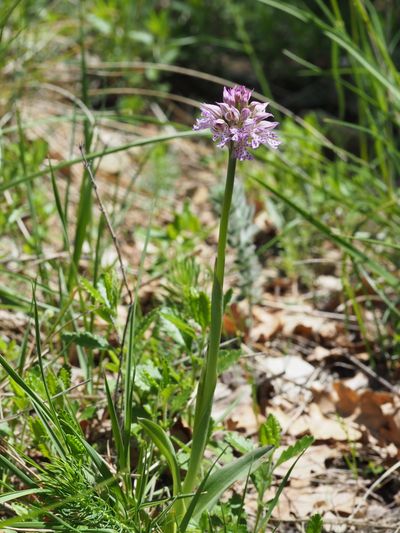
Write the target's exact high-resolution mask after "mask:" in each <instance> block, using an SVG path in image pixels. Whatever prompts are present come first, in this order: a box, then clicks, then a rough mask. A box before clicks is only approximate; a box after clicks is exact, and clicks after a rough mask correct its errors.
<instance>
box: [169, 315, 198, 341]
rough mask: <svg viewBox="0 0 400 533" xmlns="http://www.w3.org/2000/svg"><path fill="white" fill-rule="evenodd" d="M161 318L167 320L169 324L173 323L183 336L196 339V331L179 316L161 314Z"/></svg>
mask: <svg viewBox="0 0 400 533" xmlns="http://www.w3.org/2000/svg"><path fill="white" fill-rule="evenodd" d="M161 316H162V317H163V318H165V320H168V322H171V324H174V326H176V327H177V328H178V329H179V331H180V332H181V333H182V334H183V335H188V336H189V337H191V338H192V339H194V338H195V337H196V332H195V330H194V329H193V328H192V327H190V326H189V325H188V324H187V323H186V322H184V321H183V320H181V319H180V318H178V317H177V316H175V315H172V314H170V313H164V312H163V313H161Z"/></svg>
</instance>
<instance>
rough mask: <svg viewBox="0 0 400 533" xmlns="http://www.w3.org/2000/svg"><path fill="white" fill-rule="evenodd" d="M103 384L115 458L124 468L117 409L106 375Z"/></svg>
mask: <svg viewBox="0 0 400 533" xmlns="http://www.w3.org/2000/svg"><path fill="white" fill-rule="evenodd" d="M104 384H105V388H106V395H107V405H108V413H109V415H110V420H111V429H112V432H113V436H114V441H115V447H116V450H117V458H118V466H120V467H121V469H123V468H124V453H123V451H124V444H123V441H122V433H121V428H120V426H119V423H118V416H117V411H116V409H115V405H114V402H113V399H112V396H111V391H110V386H109V384H108V380H107V377H106V376H104Z"/></svg>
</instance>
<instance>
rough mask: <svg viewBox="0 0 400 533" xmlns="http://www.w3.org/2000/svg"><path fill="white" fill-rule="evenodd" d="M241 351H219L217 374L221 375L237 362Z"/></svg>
mask: <svg viewBox="0 0 400 533" xmlns="http://www.w3.org/2000/svg"><path fill="white" fill-rule="evenodd" d="M242 353H243V352H242V350H220V351H219V354H218V374H222V372H225V371H226V370H228V369H229V368H231V367H232V366H233V365H234V364H235V363H236V362H237V361H239V359H240V357H241V355H242Z"/></svg>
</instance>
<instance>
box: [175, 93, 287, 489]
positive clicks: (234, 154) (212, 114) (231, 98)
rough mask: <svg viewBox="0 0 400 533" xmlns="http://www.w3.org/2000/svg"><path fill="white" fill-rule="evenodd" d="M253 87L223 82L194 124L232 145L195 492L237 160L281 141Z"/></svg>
mask: <svg viewBox="0 0 400 533" xmlns="http://www.w3.org/2000/svg"><path fill="white" fill-rule="evenodd" d="M251 94H252V91H251V90H249V89H247V88H246V87H244V86H243V85H235V86H234V87H233V88H227V87H224V91H223V102H220V103H217V104H216V105H213V104H203V105H202V106H201V116H200V118H198V119H197V121H196V123H195V125H194V129H195V130H202V129H208V128H209V129H210V130H211V132H212V134H213V140H214V141H216V142H217V143H218V144H217V146H218V147H219V148H224V147H225V146H227V147H228V168H227V173H226V183H225V193H224V199H223V204H222V212H221V220H220V225H219V237H218V252H217V259H216V262H215V268H214V277H213V286H212V299H211V328H210V336H209V343H208V350H207V355H206V360H205V364H204V367H203V372H202V374H201V377H200V383H199V387H198V392H197V397H196V410H195V419H194V427H193V444H192V450H191V455H190V461H189V469H188V472H187V475H186V479H185V483H184V490H186V491H191V490H193V488H194V486H195V485H196V477H197V473H198V471H199V468H200V465H201V461H202V457H203V454H204V450H205V447H206V445H207V439H208V435H209V426H210V417H211V408H212V402H213V397H214V390H215V387H216V384H217V364H218V352H219V345H220V340H221V327H222V314H223V286H224V273H225V250H226V241H227V232H228V222H229V211H230V207H231V203H232V193H233V186H234V181H235V171H236V161H237V159H239V161H243V160H246V159H252V158H253V156H252V155H251V153H250V152H249V148H253V149H256V148H258V147H259V146H260V145H261V144H264V145H267V146H270V147H271V148H273V149H276V148H277V147H278V146H279V144H280V141H279V139H278V137H277V135H276V134H275V132H274V131H273V130H274V128H275V127H276V126H277V125H278V123H277V122H270V121H269V120H267V119H269V118H270V117H272V114H271V113H266V111H265V109H266V107H267V105H268V104H267V103H261V102H257V101H253V102H250V98H251Z"/></svg>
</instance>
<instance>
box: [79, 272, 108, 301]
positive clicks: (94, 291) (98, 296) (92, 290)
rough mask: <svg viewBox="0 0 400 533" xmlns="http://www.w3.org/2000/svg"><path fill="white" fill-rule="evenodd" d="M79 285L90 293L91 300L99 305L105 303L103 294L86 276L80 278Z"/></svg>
mask: <svg viewBox="0 0 400 533" xmlns="http://www.w3.org/2000/svg"><path fill="white" fill-rule="evenodd" d="M80 282H81V285H82V286H83V288H84V289H85V290H86V292H88V293H89V294H90V296H91V297H92V298H93V300H94V301H95V302H96V303H98V304H100V305H107V302H106V301H105V299H104V297H103V295H102V294H101V293H100V291H99V290H97V289H96V288H95V287H94V286H93V285H92V284H91V283H90V281H88V280H87V279H86V278H80Z"/></svg>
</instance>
